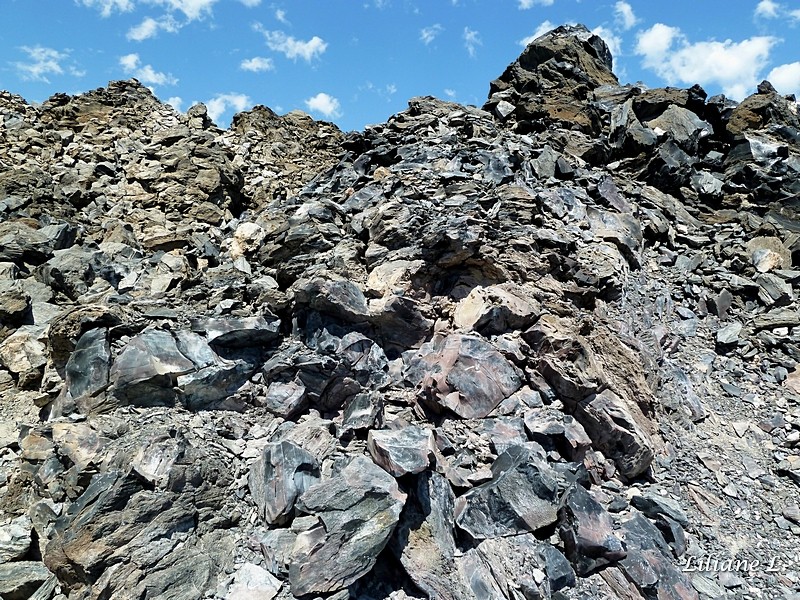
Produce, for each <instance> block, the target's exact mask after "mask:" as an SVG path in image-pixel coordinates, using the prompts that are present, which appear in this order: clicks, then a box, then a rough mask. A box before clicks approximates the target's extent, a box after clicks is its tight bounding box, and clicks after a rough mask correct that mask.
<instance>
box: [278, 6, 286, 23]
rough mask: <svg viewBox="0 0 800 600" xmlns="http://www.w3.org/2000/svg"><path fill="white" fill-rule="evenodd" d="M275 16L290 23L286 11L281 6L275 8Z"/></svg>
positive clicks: (283, 21) (280, 20) (282, 21)
mask: <svg viewBox="0 0 800 600" xmlns="http://www.w3.org/2000/svg"><path fill="white" fill-rule="evenodd" d="M275 18H276V19H277V20H278V21H279V22H281V23H284V24H288V23H289V19H287V18H286V11H285V10H283V9H281V8H277V9H275Z"/></svg>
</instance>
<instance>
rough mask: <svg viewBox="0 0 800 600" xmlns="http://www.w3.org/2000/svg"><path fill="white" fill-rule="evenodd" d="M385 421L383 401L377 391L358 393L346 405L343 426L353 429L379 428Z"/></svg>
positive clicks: (346, 428)
mask: <svg viewBox="0 0 800 600" xmlns="http://www.w3.org/2000/svg"><path fill="white" fill-rule="evenodd" d="M382 422H383V401H382V399H381V396H380V394H378V393H375V392H370V393H362V394H356V395H355V396H353V397H352V398H351V399H350V401H349V402H348V403H347V404H346V405H345V407H344V414H343V415H342V427H343V428H344V429H345V430H346V431H347V430H351V429H372V428H375V429H379V428H380V426H381V425H382Z"/></svg>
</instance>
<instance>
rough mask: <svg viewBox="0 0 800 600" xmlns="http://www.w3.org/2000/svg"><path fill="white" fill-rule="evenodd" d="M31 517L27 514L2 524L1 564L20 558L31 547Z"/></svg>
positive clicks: (0, 530) (0, 542)
mask: <svg viewBox="0 0 800 600" xmlns="http://www.w3.org/2000/svg"><path fill="white" fill-rule="evenodd" d="M31 529H32V525H31V519H30V517H28V516H27V515H23V516H21V517H17V518H16V519H13V520H12V521H11V522H9V523H6V524H5V525H0V564H2V563H7V562H10V561H12V560H19V559H21V558H22V557H24V556H25V554H27V552H28V549H29V548H30V547H31Z"/></svg>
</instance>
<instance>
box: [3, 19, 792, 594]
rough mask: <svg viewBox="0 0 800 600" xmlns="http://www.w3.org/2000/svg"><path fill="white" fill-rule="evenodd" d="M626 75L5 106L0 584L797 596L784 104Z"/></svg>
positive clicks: (583, 70)
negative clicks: (189, 100)
mask: <svg viewBox="0 0 800 600" xmlns="http://www.w3.org/2000/svg"><path fill="white" fill-rule="evenodd" d="M611 66H612V64H611V55H610V53H609V52H608V48H607V47H606V45H605V43H604V42H603V41H602V40H601V39H600V38H598V37H597V36H595V35H593V34H591V33H590V32H588V31H587V30H586V29H585V28H583V27H582V26H570V27H561V28H558V29H556V30H554V31H552V32H550V33H548V34H545V35H544V36H542V37H540V38H539V39H537V40H536V41H534V42H533V43H532V44H531V45H530V46H528V48H526V50H525V51H524V52H523V54H522V55H521V56H520V58H519V59H518V60H517V61H516V62H515V63H513V64H512V65H511V66H509V68H508V69H507V70H506V72H505V73H504V74H503V75H502V76H501V77H500V78H499V79H498V80H496V81H494V82H492V84H491V89H490V97H489V100H488V101H487V103H486V105H485V106H484V107H483V108H482V109H478V108H475V107H466V106H461V105H458V104H453V103H449V102H443V101H440V100H436V99H433V98H415V99H412V100H411V101H410V102H409V108H408V110H407V111H404V112H402V113H399V114H397V115H395V116H394V117H392V118H390V119H389V121H388V122H387V123H385V124H381V125H376V126H372V127H368V128H367V129H366V130H365V131H363V132H358V133H350V134H347V135H345V134H343V133H342V132H340V131H339V130H338V129H336V128H335V127H334V126H333V125H331V124H327V123H320V122H315V121H313V120H311V119H310V118H309V117H307V116H305V115H302V114H300V113H290V114H288V115H286V116H283V117H280V116H277V115H275V114H274V113H273V112H272V111H270V110H269V109H267V108H264V107H256V108H255V109H253V110H252V111H250V112H247V113H242V114H240V115H238V116H237V117H236V118H235V119H234V122H233V125H232V127H231V129H229V130H227V131H222V130H220V129H218V128H217V127H216V126H214V125H213V123H211V122H210V120H209V119H208V117H207V114H206V111H205V108H204V107H203V106H202V105H198V106H195V107H193V108H192V109H190V110H189V112H188V113H187V114H186V115H181V114H177V113H175V112H174V111H173V109H172V108H170V107H169V106H167V105H164V104H161V103H160V102H159V101H158V100H157V99H155V98H154V97H153V96H152V95H151V94H150V92H149V91H148V90H147V89H146V88H144V87H142V86H141V85H140V84H138V82H136V81H133V80H132V81H126V82H116V83H111V84H110V85H109V87H108V88H105V89H101V90H97V91H94V92H91V93H88V94H85V95H82V96H77V97H68V96H64V95H58V96H55V97H53V98H51V99H50V100H48V101H47V102H46V103H44V104H43V105H41V106H38V107H33V106H30V105H28V104H27V103H26V102H25V101H24V100H22V99H21V98H19V97H17V96H13V95H11V94H8V93H5V92H3V93H2V94H0V394H1V395H2V401H0V514H1V515H2V520H0V597H2V598H4V599H6V600H10V599H16V598H35V599H36V600H50V599H53V598H58V599H60V600H63V599H65V598H68V599H69V600H78V599H80V600H84V599H87V600H88V599H101V598H137V599H147V598H174V599H178V598H186V599H191V598H220V599H228V600H237V599H238V600H245V599H249V598H260V599H270V598H278V599H286V600H289V599H291V598H302V599H309V600H310V599H312V598H330V599H336V600H345V599H347V598H353V599H356V598H363V599H374V600H378V599H381V598H392V599H394V600H401V599H406V598H420V599H421V598H431V599H453V600H456V599H458V600H462V599H463V600H473V599H483V598H505V599H509V600H523V599H524V600H531V599H534V598H626V599H631V600H635V599H641V598H646V599H651V598H659V599H670V598H675V599H689V598H725V597H731V598H733V597H736V598H762V597H769V598H781V597H786V598H797V597H800V596H798V593H799V592H800V573H798V570H797V568H796V565H797V564H798V560H799V559H800V556H798V550H797V548H798V547H799V546H800V544H798V542H797V540H798V536H800V508H799V507H798V500H797V498H798V490H797V486H798V485H800V371H798V370H797V369H796V367H797V365H798V362H800V311H798V305H797V297H796V288H797V285H798V282H800V271H797V270H794V269H793V266H794V264H796V263H797V262H798V261H800V220H798V218H797V216H798V215H797V213H798V211H800V203H798V198H800V120H799V119H798V114H797V113H798V110H797V104H796V103H795V102H794V100H793V99H791V98H786V97H782V96H780V95H779V94H777V93H776V92H775V90H774V89H773V88H772V86H770V85H769V83H767V82H764V83H763V84H762V85H761V86H759V89H758V93H757V94H755V95H753V96H751V97H749V98H747V99H746V100H744V101H743V102H742V103H740V104H737V103H734V102H732V101H730V100H727V99H725V98H724V97H721V96H716V97H712V98H707V97H706V94H705V92H704V91H703V90H702V89H701V88H700V87H698V86H695V87H693V88H691V89H689V90H681V89H674V88H663V89H642V88H639V87H634V86H620V85H619V84H618V82H617V80H616V78H615V76H614V75H613V73H612V69H611ZM713 561H716V562H713ZM725 561H728V562H725ZM754 565H755V566H754ZM759 565H760V567H759ZM792 594H794V595H792Z"/></svg>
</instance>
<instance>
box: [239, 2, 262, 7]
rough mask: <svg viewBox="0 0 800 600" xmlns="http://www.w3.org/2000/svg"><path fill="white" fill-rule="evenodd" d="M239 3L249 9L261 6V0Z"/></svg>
mask: <svg viewBox="0 0 800 600" xmlns="http://www.w3.org/2000/svg"><path fill="white" fill-rule="evenodd" d="M239 2H241V3H242V4H244V5H245V6H246V7H247V8H255V7H256V6H258V5H259V4H261V0H239Z"/></svg>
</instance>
